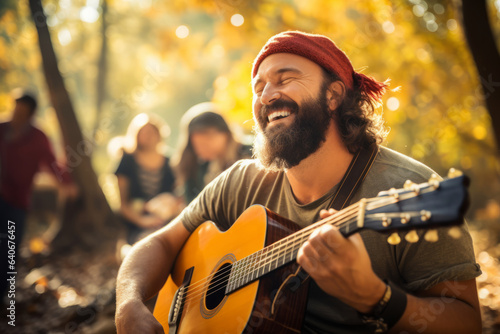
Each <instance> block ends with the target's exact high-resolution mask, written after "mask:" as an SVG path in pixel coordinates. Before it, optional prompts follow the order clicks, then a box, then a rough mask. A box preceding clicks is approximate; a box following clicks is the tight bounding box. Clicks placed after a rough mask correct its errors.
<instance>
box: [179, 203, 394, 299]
mask: <svg viewBox="0 0 500 334" xmlns="http://www.w3.org/2000/svg"><path fill="white" fill-rule="evenodd" d="M375 201H381V198H380V197H376V198H372V199H367V203H368V202H375ZM382 201H383V202H386V203H379V205H374V204H370V207H369V208H368V209H369V210H373V209H375V208H377V207H380V206H384V205H387V204H391V203H396V202H397V201H398V200H397V199H394V197H386V198H383V200H382ZM387 202H388V203H387ZM375 204H376V203H375ZM358 206H360V203H359V202H358V203H355V204H353V205H351V206H350V207H348V208H346V209H345V210H342V211H339V212H343V213H344V215H340V216H338V217H336V216H335V217H334V216H330V217H327V218H325V219H323V220H321V221H318V222H317V223H315V224H312V225H309V226H308V227H306V228H304V229H302V230H300V231H299V232H311V233H312V232H313V231H311V230H315V229H316V228H318V227H319V226H321V225H325V224H326V223H334V225H340V224H343V225H342V226H340V227H339V229H340V228H343V227H345V226H346V225H345V224H346V223H347V222H349V221H350V220H352V219H353V218H355V217H356V215H354V216H350V217H349V216H347V217H345V216H346V214H349V212H350V211H352V210H353V209H354V210H357V207H358ZM349 209H350V210H349ZM355 213H357V211H356V212H355ZM335 218H336V219H340V218H343V220H339V221H334V220H335ZM311 233H302V235H301V234H300V233H297V234H292V235H291V236H288V237H286V238H283V239H281V240H280V241H278V242H276V243H274V244H272V245H270V246H274V245H276V244H278V243H280V242H285V241H286V242H285V243H284V245H281V246H279V248H283V247H285V249H284V251H280V252H274V248H273V249H271V248H269V247H270V246H267V247H265V248H264V249H261V250H260V251H258V252H256V253H253V254H251V255H250V256H252V255H254V254H257V253H259V252H261V251H263V250H265V249H268V254H266V255H265V258H264V259H259V260H258V261H256V262H259V261H260V262H259V264H260V265H259V267H258V268H257V270H255V269H253V270H252V271H254V272H255V271H256V272H257V276H258V277H260V276H259V275H258V271H259V270H260V268H262V267H265V266H266V265H268V264H270V263H272V262H274V261H276V260H277V259H279V258H280V257H282V256H283V253H285V254H286V255H289V254H292V253H293V252H295V251H296V250H297V249H300V247H301V245H302V244H303V242H304V241H305V239H307V238H308V237H309V235H310V234H311ZM286 239H292V240H286ZM292 241H293V243H291V242H292ZM290 245H292V246H290ZM290 249H291V252H290ZM273 252H274V253H273ZM269 253H270V254H269ZM247 258H248V257H246V258H243V259H241V260H239V261H243V260H245V259H247ZM262 260H264V261H266V262H262ZM237 262H238V261H237ZM237 262H235V263H233V265H235V264H236V263H237ZM240 263H241V262H240ZM230 269H231V268H227V269H224V270H223V271H219V272H216V273H214V274H219V276H222V277H221V278H219V279H218V280H216V281H214V282H213V283H212V286H211V287H210V289H211V290H212V291H213V292H212V293H215V292H216V291H218V290H219V288H220V285H221V284H224V281H225V273H226V272H227V270H230ZM214 274H211V275H210V276H214ZM236 275H237V276H235V277H232V278H231V279H232V280H233V281H239V280H241V278H242V277H245V276H248V272H243V271H242V272H240V273H238V274H236ZM261 276H262V275H261ZM258 277H256V278H258ZM207 278H208V277H207ZM207 280H208V279H206V278H204V279H201V280H200V281H198V282H197V283H199V284H202V283H205V282H206V281H207ZM197 283H194V284H193V285H190V286H189V290H188V293H186V296H184V299H185V301H188V300H187V298H190V297H193V298H196V297H198V296H199V295H200V294H197V292H198V291H197V290H199V289H200V288H205V285H202V286H201V287H200V285H199V284H197ZM196 285H198V286H196ZM203 292H204V291H203ZM203 292H202V293H201V294H203ZM212 293H208V294H207V296H209V295H211V294H212Z"/></svg>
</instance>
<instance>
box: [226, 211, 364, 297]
mask: <svg viewBox="0 0 500 334" xmlns="http://www.w3.org/2000/svg"><path fill="white" fill-rule="evenodd" d="M336 222H337V220H335V219H334V220H326V221H324V222H323V223H322V224H319V225H318V226H315V228H314V229H306V230H305V231H302V230H301V231H298V232H296V233H294V234H292V235H290V236H288V237H286V238H284V239H281V240H280V241H277V242H275V243H273V244H272V245H269V246H267V247H265V248H263V249H261V250H259V251H258V252H256V253H253V254H250V255H249V256H247V257H245V258H243V259H241V260H239V261H236V262H234V263H233V266H232V269H231V272H230V274H229V279H228V284H227V287H226V294H230V293H231V292H233V291H235V290H237V289H239V288H241V287H243V286H245V285H247V284H248V283H251V282H253V281H255V280H257V279H259V278H261V277H262V276H264V275H266V274H267V273H270V272H272V271H273V270H275V269H278V268H280V267H282V266H284V265H285V264H287V263H289V262H292V261H294V260H295V259H296V258H297V253H298V251H299V249H300V247H301V246H302V245H303V244H304V242H306V241H307V239H308V238H309V236H310V235H311V233H312V232H313V231H314V230H315V229H316V228H318V227H319V226H322V225H324V224H328V223H330V224H335V223H336ZM315 225H316V224H315ZM338 228H339V231H340V232H341V233H342V235H344V236H345V237H348V236H349V235H351V234H352V233H354V232H355V231H357V230H358V229H357V226H356V220H355V219H352V218H351V219H349V220H347V221H344V222H343V223H342V224H341V225H339V226H338Z"/></svg>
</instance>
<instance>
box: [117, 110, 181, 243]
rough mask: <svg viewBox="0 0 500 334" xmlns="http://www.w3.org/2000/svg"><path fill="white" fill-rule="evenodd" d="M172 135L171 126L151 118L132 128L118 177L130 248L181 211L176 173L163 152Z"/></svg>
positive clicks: (147, 116)
mask: <svg viewBox="0 0 500 334" xmlns="http://www.w3.org/2000/svg"><path fill="white" fill-rule="evenodd" d="M169 135H170V128H169V127H168V125H167V124H166V123H165V122H164V121H163V120H162V119H161V118H159V117H158V116H156V115H151V114H145V113H142V114H139V115H137V116H136V117H134V119H133V120H132V122H131V123H130V125H129V127H128V130H127V135H126V137H125V143H124V150H123V156H122V159H121V161H120V164H119V165H118V168H117V169H116V172H115V174H116V176H117V179H118V188H119V191H120V199H121V205H120V213H121V216H122V218H123V221H124V223H125V225H126V227H127V242H128V243H129V244H133V243H134V242H135V241H137V240H138V239H139V238H140V234H141V233H142V232H145V231H149V230H153V229H156V228H159V227H161V226H162V225H164V224H165V222H166V221H167V220H168V219H169V218H172V217H173V216H174V215H175V214H176V213H177V211H178V209H179V208H178V201H177V200H176V198H175V197H174V196H173V195H172V192H173V190H174V186H175V177H174V173H173V171H172V169H171V168H170V165H169V159H168V158H167V157H166V156H165V155H164V154H163V152H162V148H163V146H164V145H165V142H164V141H165V139H166V138H167V137H168V136H169Z"/></svg>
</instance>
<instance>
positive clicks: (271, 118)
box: [267, 111, 291, 122]
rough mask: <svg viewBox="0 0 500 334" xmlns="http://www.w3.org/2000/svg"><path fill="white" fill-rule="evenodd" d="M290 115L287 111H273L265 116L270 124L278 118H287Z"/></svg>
mask: <svg viewBox="0 0 500 334" xmlns="http://www.w3.org/2000/svg"><path fill="white" fill-rule="evenodd" d="M290 114H291V113H290V112H289V111H274V112H272V113H271V114H269V116H267V120H268V121H269V122H272V121H274V120H275V119H276V118H278V117H288V116H290Z"/></svg>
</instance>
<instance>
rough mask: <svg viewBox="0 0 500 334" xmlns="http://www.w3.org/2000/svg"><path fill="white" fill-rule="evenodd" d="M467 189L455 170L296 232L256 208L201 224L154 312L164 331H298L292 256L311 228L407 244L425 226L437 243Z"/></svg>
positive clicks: (457, 220) (299, 281)
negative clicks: (377, 235) (223, 223)
mask: <svg viewBox="0 0 500 334" xmlns="http://www.w3.org/2000/svg"><path fill="white" fill-rule="evenodd" d="M467 186H468V178H467V177H466V176H464V175H462V173H461V172H459V171H456V170H450V173H449V175H448V178H447V179H446V180H440V179H438V178H437V177H432V178H431V179H430V180H429V182H426V183H423V184H420V185H417V184H414V183H412V182H410V181H407V182H406V183H405V187H404V188H403V189H399V190H396V189H391V190H389V191H384V192H381V193H379V194H378V196H377V197H374V198H370V199H362V200H361V201H359V202H357V203H356V204H353V205H351V206H349V207H347V208H345V209H344V210H341V211H339V212H337V213H335V214H334V215H332V216H330V217H328V218H326V219H323V220H320V221H318V222H316V223H314V224H312V225H309V226H307V227H305V228H302V229H300V228H299V227H298V225H296V224H295V223H293V222H291V221H289V220H287V219H285V218H283V217H281V216H279V215H278V214H276V213H273V212H271V211H270V210H268V209H266V208H265V207H263V206H260V205H254V206H251V207H250V208H248V209H247V210H245V212H244V213H243V214H242V215H241V216H240V217H239V218H238V220H237V221H236V222H235V223H234V224H233V225H232V227H231V228H230V229H228V230H227V231H224V232H221V231H220V230H219V229H218V228H217V227H216V226H215V224H214V223H212V222H206V223H203V224H202V225H200V226H199V227H198V228H197V229H196V230H195V231H194V232H193V233H192V234H191V236H190V237H189V239H188V240H187V241H186V243H185V245H184V246H183V248H182V250H181V252H180V253H179V255H178V257H177V259H176V261H175V264H174V267H173V270H172V272H171V275H170V276H169V278H168V281H167V282H166V283H165V285H164V287H163V288H162V289H161V291H160V293H159V295H158V298H157V302H156V306H155V309H154V312H153V314H154V316H155V317H156V319H157V320H158V321H159V322H160V323H161V324H162V326H163V328H164V330H165V332H169V333H181V334H183V333H217V334H219V333H300V329H301V326H302V321H303V317H304V313H305V307H306V301H307V287H308V284H304V282H305V281H306V280H307V278H308V275H307V274H306V273H305V272H304V271H303V270H301V268H300V267H299V266H298V265H297V263H296V261H295V260H296V256H297V253H298V250H299V248H300V247H301V245H302V244H303V243H304V242H305V241H307V239H308V237H309V236H310V235H311V233H312V232H313V231H314V230H315V229H317V228H319V227H321V226H323V225H325V224H332V225H335V226H337V227H338V229H339V231H340V232H341V233H342V234H343V235H344V236H345V237H348V236H350V235H352V234H354V233H356V232H359V231H361V230H363V229H371V230H375V231H378V232H388V233H391V234H390V236H389V238H388V242H389V243H390V244H397V243H399V242H400V241H401V238H400V236H399V235H398V234H397V231H398V230H407V231H408V230H409V232H407V233H406V234H405V239H406V241H407V242H416V241H418V235H417V233H416V232H415V229H429V231H427V232H426V234H425V239H426V240H427V241H436V239H437V231H436V230H435V229H434V228H436V227H440V226H451V225H458V224H461V223H462V222H463V216H464V213H465V211H466V208H467V205H468V193H467ZM457 230H458V231H457ZM449 232H450V235H452V236H453V235H455V236H456V234H457V232H458V234H459V232H460V231H459V229H458V228H457V227H454V228H451V229H449ZM456 237H459V235H458V236H456Z"/></svg>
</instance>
